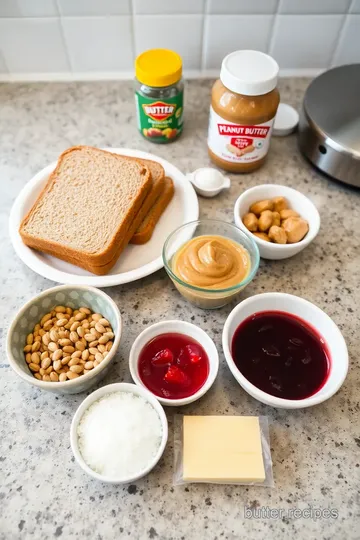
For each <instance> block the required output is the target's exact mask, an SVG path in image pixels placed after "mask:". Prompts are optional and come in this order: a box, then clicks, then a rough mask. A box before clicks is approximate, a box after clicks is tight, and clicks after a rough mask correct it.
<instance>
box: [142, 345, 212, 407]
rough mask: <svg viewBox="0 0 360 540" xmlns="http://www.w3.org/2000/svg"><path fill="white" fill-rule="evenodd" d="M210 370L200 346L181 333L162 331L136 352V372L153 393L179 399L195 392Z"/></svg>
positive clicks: (206, 357)
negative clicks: (137, 365)
mask: <svg viewBox="0 0 360 540" xmlns="http://www.w3.org/2000/svg"><path fill="white" fill-rule="evenodd" d="M208 374H209V359H208V356H207V354H206V352H205V351H204V349H203V348H202V346H201V345H200V344H199V343H198V342H197V341H195V340H194V339H192V338H190V337H188V336H185V335H184V334H161V335H160V336H156V337H155V338H154V339H152V340H151V341H149V343H147V344H146V345H145V347H144V348H143V350H142V351H141V353H140V356H139V375H140V379H141V380H142V382H143V383H144V385H145V386H146V387H147V388H148V389H149V390H151V392H153V394H155V395H156V396H159V397H163V398H166V399H181V398H186V397H189V396H192V395H193V394H195V393H196V392H197V391H198V390H200V388H201V387H202V386H203V384H204V383H205V381H206V379H207V377H208Z"/></svg>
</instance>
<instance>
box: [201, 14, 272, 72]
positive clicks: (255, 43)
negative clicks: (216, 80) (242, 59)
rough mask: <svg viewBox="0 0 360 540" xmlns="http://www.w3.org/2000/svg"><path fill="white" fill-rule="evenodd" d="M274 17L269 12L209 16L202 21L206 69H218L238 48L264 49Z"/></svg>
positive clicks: (264, 50) (266, 45)
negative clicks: (267, 13) (228, 55)
mask: <svg viewBox="0 0 360 540" xmlns="http://www.w3.org/2000/svg"><path fill="white" fill-rule="evenodd" d="M273 19H274V17H273V16H271V15H243V16H241V15H208V16H207V17H206V21H205V29H204V31H205V34H204V43H205V55H204V59H205V63H204V67H205V69H220V66H221V61H222V59H223V58H224V56H226V55H227V54H229V53H230V52H232V51H236V50H237V49H257V50H259V51H263V52H266V51H267V49H268V43H269V39H270V34H271V27H272V22H273Z"/></svg>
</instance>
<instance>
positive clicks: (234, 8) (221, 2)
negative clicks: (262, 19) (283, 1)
mask: <svg viewBox="0 0 360 540" xmlns="http://www.w3.org/2000/svg"><path fill="white" fill-rule="evenodd" d="M277 5H278V0H208V9H207V11H208V13H216V14H228V13H232V14H237V15H246V14H247V15H257V14H264V13H275V11H276V8H277Z"/></svg>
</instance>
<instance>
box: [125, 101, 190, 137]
mask: <svg viewBox="0 0 360 540" xmlns="http://www.w3.org/2000/svg"><path fill="white" fill-rule="evenodd" d="M135 101H136V108H137V118H138V127H139V130H140V132H141V133H142V135H143V136H144V137H146V138H147V139H149V140H152V141H153V142H159V143H166V142H169V141H171V140H172V139H175V137H177V136H178V135H179V134H180V133H181V131H182V123H183V92H180V93H179V94H177V95H176V96H174V97H172V98H168V99H154V98H148V97H144V96H143V95H142V94H139V93H138V92H136V94H135Z"/></svg>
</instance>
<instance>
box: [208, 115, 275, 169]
mask: <svg viewBox="0 0 360 540" xmlns="http://www.w3.org/2000/svg"><path fill="white" fill-rule="evenodd" d="M273 123H274V119H272V120H270V121H269V122H264V123H263V124H257V125H253V126H250V125H241V124H233V123H232V122H228V121H227V120H224V119H223V118H221V116H219V115H218V114H216V112H215V111H214V109H213V108H212V107H210V119H209V132H208V146H209V148H210V150H211V151H212V153H213V154H215V155H216V156H218V157H219V158H220V159H223V160H225V161H230V162H232V163H251V162H253V161H258V160H259V159H261V158H263V157H264V156H266V154H267V153H268V150H269V144H270V137H271V131H272V126H273Z"/></svg>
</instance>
